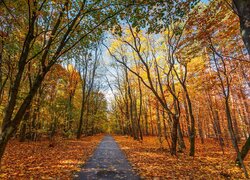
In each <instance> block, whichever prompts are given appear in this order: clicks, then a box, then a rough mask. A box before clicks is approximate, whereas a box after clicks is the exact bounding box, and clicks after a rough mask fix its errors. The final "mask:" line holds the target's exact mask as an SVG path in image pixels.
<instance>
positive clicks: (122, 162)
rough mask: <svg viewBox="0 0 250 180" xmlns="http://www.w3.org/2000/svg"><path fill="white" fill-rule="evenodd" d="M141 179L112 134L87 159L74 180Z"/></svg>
mask: <svg viewBox="0 0 250 180" xmlns="http://www.w3.org/2000/svg"><path fill="white" fill-rule="evenodd" d="M92 179H93V180H94V179H102V180H112V179H128V180H139V179H140V177H139V176H138V175H136V173H135V172H134V171H133V170H132V167H131V165H130V164H129V162H128V160H127V159H126V157H125V155H124V154H123V152H122V151H121V149H120V148H119V146H118V145H117V143H116V142H115V140H114V139H113V138H112V137H111V136H105V137H104V138H103V140H102V141H101V143H100V144H99V146H98V147H97V149H96V150H95V152H94V154H93V156H92V157H91V158H90V159H89V160H88V161H87V163H86V164H85V165H84V167H83V168H82V169H81V171H80V172H79V173H78V174H76V175H75V177H74V180H92Z"/></svg>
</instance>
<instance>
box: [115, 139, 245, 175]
mask: <svg viewBox="0 0 250 180" xmlns="http://www.w3.org/2000/svg"><path fill="white" fill-rule="evenodd" d="M115 139H116V141H117V142H118V143H119V144H120V146H121V148H122V150H123V151H124V152H125V154H126V155H127V157H128V159H129V160H130V162H131V163H132V164H134V168H135V169H136V170H137V171H139V173H140V175H141V176H142V177H144V178H145V179H157V178H159V179H162V178H163V179H225V178H232V179H243V178H244V174H243V173H242V170H241V169H239V168H238V167H236V166H235V163H234V158H235V154H234V153H232V152H234V151H233V149H232V147H230V148H226V149H225V155H223V154H222V152H221V150H220V147H219V145H218V144H217V143H218V142H216V141H215V140H211V139H209V140H206V141H205V145H202V144H200V142H199V141H197V150H196V151H197V155H196V156H195V158H192V157H189V156H188V149H189V147H187V150H186V151H185V152H184V153H183V154H181V153H179V154H178V157H174V156H171V155H170V153H169V152H168V149H165V148H167V145H166V144H163V148H164V149H160V148H159V147H160V145H159V143H158V140H157V137H144V141H143V142H142V143H140V142H138V141H134V140H133V139H132V138H125V137H122V136H116V137H115ZM164 143H165V142H164ZM186 145H188V140H187V139H186ZM246 165H247V166H248V168H249V167H250V163H249V160H246Z"/></svg>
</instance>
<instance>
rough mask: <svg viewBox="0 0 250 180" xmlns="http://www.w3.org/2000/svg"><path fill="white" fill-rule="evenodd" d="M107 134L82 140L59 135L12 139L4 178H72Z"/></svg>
mask: <svg viewBox="0 0 250 180" xmlns="http://www.w3.org/2000/svg"><path fill="white" fill-rule="evenodd" d="M102 138H103V135H97V136H93V137H83V138H81V139H80V140H76V139H68V140H67V139H63V138H59V137H58V138H55V140H54V141H53V147H49V145H50V142H49V141H38V142H22V143H20V142H18V141H17V140H11V141H10V142H9V144H8V146H7V149H6V151H5V152H6V153H5V155H4V157H3V160H2V165H1V171H0V179H15V180H16V179H56V178H58V179H72V172H74V171H80V165H82V164H83V163H84V162H85V161H86V160H87V159H88V158H89V157H90V155H92V153H93V151H94V149H95V148H96V146H97V144H98V143H99V142H100V141H101V139H102Z"/></svg>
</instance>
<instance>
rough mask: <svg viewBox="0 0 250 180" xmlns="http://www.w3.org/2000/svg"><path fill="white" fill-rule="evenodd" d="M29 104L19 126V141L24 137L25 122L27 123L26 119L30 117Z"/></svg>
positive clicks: (23, 139)
mask: <svg viewBox="0 0 250 180" xmlns="http://www.w3.org/2000/svg"><path fill="white" fill-rule="evenodd" d="M30 106H31V105H30ZM30 106H29V107H28V108H27V110H26V112H25V114H24V116H23V120H22V125H21V128H20V135H19V141H20V142H24V141H25V138H26V129H27V123H28V120H29V118H30V110H31V108H30Z"/></svg>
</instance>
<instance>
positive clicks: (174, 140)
mask: <svg viewBox="0 0 250 180" xmlns="http://www.w3.org/2000/svg"><path fill="white" fill-rule="evenodd" d="M172 119H173V121H172V123H173V126H172V131H171V149H170V153H171V155H176V146H177V129H178V124H179V119H178V117H175V115H173V118H172Z"/></svg>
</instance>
